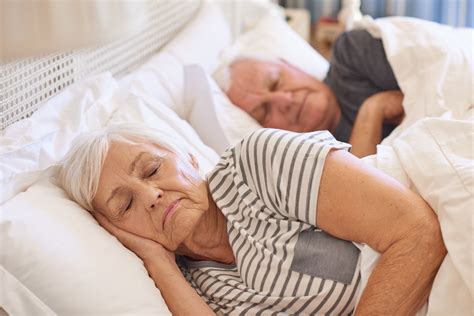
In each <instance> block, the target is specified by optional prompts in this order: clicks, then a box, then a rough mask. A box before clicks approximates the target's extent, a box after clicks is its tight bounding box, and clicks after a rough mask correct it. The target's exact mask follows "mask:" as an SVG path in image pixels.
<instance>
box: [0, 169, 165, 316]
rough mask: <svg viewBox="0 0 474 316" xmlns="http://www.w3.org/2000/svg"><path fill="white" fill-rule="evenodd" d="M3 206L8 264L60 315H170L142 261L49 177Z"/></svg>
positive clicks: (1, 238)
mask: <svg viewBox="0 0 474 316" xmlns="http://www.w3.org/2000/svg"><path fill="white" fill-rule="evenodd" d="M0 212H1V215H2V216H1V220H0V244H1V245H2V253H1V257H0V258H1V265H3V266H4V267H5V268H6V269H7V270H8V271H9V272H10V273H11V274H12V275H14V276H15V278H17V279H18V280H19V281H20V282H22V284H23V285H24V286H25V287H26V288H28V290H29V291H31V292H32V293H34V294H35V295H36V297H37V298H39V299H40V300H41V301H42V302H44V303H45V304H46V305H47V306H48V307H49V308H50V309H51V310H53V311H54V312H55V313H57V314H59V315H127V314H128V315H130V314H133V315H152V314H153V315H160V314H161V315H169V311H168V309H167V307H166V304H165V303H164V301H163V299H162V297H161V295H160V292H159V291H158V289H156V287H155V285H154V282H153V280H151V279H150V278H149V277H148V274H147V272H146V270H145V268H144V266H143V263H142V262H141V261H140V259H138V257H136V256H135V255H134V254H133V253H132V252H130V251H129V250H127V249H126V248H125V247H123V246H122V245H121V244H120V242H119V241H118V240H117V239H116V238H115V237H113V236H111V235H110V234H109V233H107V232H106V231H105V230H104V229H103V228H101V227H100V226H99V225H98V224H97V222H96V221H95V219H94V218H93V217H92V216H91V215H90V214H89V213H88V212H87V211H85V210H83V209H81V208H80V207H79V206H78V205H77V204H76V203H74V202H72V201H71V200H69V199H68V198H67V196H66V195H65V193H64V192H63V191H62V190H61V189H60V188H58V187H57V186H55V185H54V184H52V183H51V182H50V181H49V179H48V178H47V177H42V179H40V181H39V182H38V183H36V184H34V185H33V186H31V187H30V188H29V189H28V190H27V191H26V192H23V193H20V194H18V195H17V196H15V197H14V198H13V199H11V200H10V201H8V202H7V203H5V204H4V205H2V206H1V210H0ZM6 291H7V292H8V291H9V290H8V289H7V290H6ZM10 291H11V289H10ZM9 295H12V294H11V293H10V294H9ZM12 303H15V304H12V305H13V306H4V307H5V308H6V310H7V312H9V313H13V312H14V311H15V310H19V309H20V308H21V306H22V305H30V303H29V302H28V301H27V298H21V300H20V301H17V302H12Z"/></svg>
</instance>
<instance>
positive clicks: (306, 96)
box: [295, 92, 309, 123]
mask: <svg viewBox="0 0 474 316" xmlns="http://www.w3.org/2000/svg"><path fill="white" fill-rule="evenodd" d="M308 95H309V92H306V94H305V95H304V97H303V100H301V103H300V107H299V109H298V112H297V113H296V120H295V121H296V122H295V123H298V122H299V121H300V119H301V115H302V113H303V108H304V105H305V103H306V99H307V98H308Z"/></svg>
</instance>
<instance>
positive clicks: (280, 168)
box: [60, 125, 446, 315]
mask: <svg viewBox="0 0 474 316" xmlns="http://www.w3.org/2000/svg"><path fill="white" fill-rule="evenodd" d="M348 147H349V146H348V145H346V144H344V143H340V142H338V141H336V140H335V139H334V138H333V137H332V136H331V134H330V133H328V132H312V133H303V134H299V133H293V132H287V131H282V130H275V129H262V130H258V131H256V132H254V133H252V134H251V135H249V136H248V137H246V138H245V139H243V140H242V141H241V142H240V143H239V144H238V145H237V146H235V147H233V148H230V149H228V150H227V151H226V152H225V153H224V154H223V156H222V157H221V159H220V161H219V163H218V164H217V165H216V166H215V168H214V170H212V171H211V172H210V173H209V174H208V175H207V179H203V178H202V177H201V176H200V174H199V172H198V171H199V165H198V162H197V159H196V158H195V157H194V156H192V155H190V154H188V153H186V152H184V151H183V150H182V149H180V148H177V147H176V146H175V145H174V144H173V143H172V141H170V140H169V137H165V136H163V135H161V134H160V132H159V131H156V130H153V129H149V128H145V127H141V126H136V125H116V126H112V127H109V128H108V129H107V130H104V131H100V132H93V133H89V134H86V135H83V136H82V137H80V138H79V139H78V140H77V142H76V144H75V146H74V147H73V148H72V149H71V150H70V152H69V154H68V156H67V157H66V159H65V161H64V164H63V167H62V169H61V172H60V182H61V183H62V186H63V187H64V189H65V190H66V191H67V192H68V194H69V195H70V196H71V197H72V198H73V199H74V200H75V201H77V202H78V203H79V204H80V205H81V206H83V207H84V208H86V209H87V210H89V211H90V212H92V214H93V215H94V216H95V218H96V219H97V220H98V222H99V223H100V224H101V225H102V226H103V227H104V228H105V229H107V230H108V231H109V232H110V233H111V234H113V235H115V236H116V237H117V238H118V239H119V240H120V241H121V242H122V243H123V244H124V245H125V246H126V247H128V248H129V249H131V250H132V251H134V252H135V253H136V254H137V255H138V256H139V257H140V258H141V259H142V260H143V262H144V265H145V267H146V269H147V271H148V272H149V274H150V276H151V277H152V278H153V280H154V281H155V284H156V286H157V287H158V288H159V289H160V290H161V293H162V295H163V297H164V299H165V301H166V303H167V305H168V307H169V308H170V310H171V312H172V313H173V314H192V315H205V314H213V313H217V314H224V315H228V314H241V315H250V314H252V315H253V314H259V313H262V312H267V313H275V314H277V313H286V314H350V313H353V312H354V311H355V313H356V314H361V315H363V314H373V315H389V314H400V315H408V314H414V313H416V311H417V310H419V309H420V308H421V307H422V306H423V304H424V303H425V302H426V300H427V297H428V294H429V291H430V288H431V285H432V282H433V279H434V277H435V275H436V272H437V270H438V267H439V266H440V264H441V262H442V260H443V258H444V256H445V253H446V250H445V247H444V244H443V240H442V237H441V232H440V227H439V224H438V221H437V218H436V215H435V214H434V213H433V211H432V210H431V208H430V207H429V206H428V205H427V203H426V202H425V201H424V200H423V199H422V198H421V197H420V196H418V195H417V194H415V193H414V192H412V191H410V190H408V189H406V188H405V187H404V186H402V185H401V184H399V183H398V182H397V181H395V180H393V179H392V178H390V177H388V176H387V175H385V174H383V173H382V172H379V171H378V170H376V169H373V168H371V167H369V166H367V165H365V163H364V162H362V161H361V160H359V159H358V158H356V157H354V156H353V155H351V154H350V153H348V152H347V151H346V150H342V149H347V148H348ZM362 245H368V246H370V247H371V248H372V249H374V250H375V251H377V252H378V253H380V254H381V256H380V259H379V261H378V262H377V264H376V266H375V268H374V269H373V271H372V273H371V274H370V277H369V278H368V281H367V283H366V286H365V287H364V286H363V284H362V283H364V282H361V274H362V268H363V267H361V258H360V257H361V256H360V250H359V248H360V247H362ZM359 297H360V299H358V298H359ZM357 301H358V303H357ZM356 303H357V307H356Z"/></svg>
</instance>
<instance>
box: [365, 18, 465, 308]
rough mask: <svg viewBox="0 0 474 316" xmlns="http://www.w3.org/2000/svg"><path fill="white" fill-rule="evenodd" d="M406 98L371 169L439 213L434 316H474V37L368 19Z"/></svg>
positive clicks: (432, 301) (413, 23) (422, 23)
mask: <svg viewBox="0 0 474 316" xmlns="http://www.w3.org/2000/svg"><path fill="white" fill-rule="evenodd" d="M363 24H364V25H363V27H365V28H366V29H368V30H369V31H370V32H371V33H372V35H374V36H376V37H381V38H382V41H383V44H384V47H385V52H386V54H387V58H388V60H389V62H390V64H391V66H392V68H393V70H394V73H395V76H396V78H397V80H398V83H399V85H400V88H401V89H402V91H403V93H404V94H405V98H404V101H403V106H404V108H405V112H406V118H405V120H404V122H403V123H402V124H401V125H400V126H399V127H397V129H396V130H395V131H394V132H393V133H392V135H390V136H389V137H388V138H387V139H385V140H384V142H383V143H382V144H383V145H380V146H379V147H378V150H377V155H375V156H373V157H369V158H367V159H366V161H367V162H369V163H371V164H373V165H375V166H376V167H377V168H380V169H382V170H384V171H386V172H387V173H388V174H390V175H392V176H394V177H395V178H397V179H398V180H400V181H401V182H402V183H403V184H405V185H406V186H409V187H411V188H412V189H413V190H415V191H417V192H418V193H419V194H420V195H421V196H422V197H423V198H424V199H425V200H426V201H427V202H428V203H429V204H430V206H431V207H432V208H433V210H434V211H435V212H436V213H437V215H438V218H439V221H440V224H441V230H442V233H443V238H444V241H445V244H446V247H447V249H448V255H447V256H446V259H445V260H444V262H443V264H442V266H441V268H440V270H439V272H438V274H437V276H436V279H435V282H434V284H433V289H432V291H431V295H430V298H429V304H428V310H427V314H428V315H472V314H473V312H474V307H473V304H474V291H473V285H474V278H473V256H474V254H473V252H474V251H473V250H474V249H473V245H474V228H473V227H474V216H473V214H474V150H473V146H474V123H473V122H474V120H473V112H474V111H473V107H474V94H473V90H474V89H473V78H474V69H473V50H474V46H473V39H474V31H473V29H455V28H452V27H448V26H442V25H440V24H436V23H431V22H426V21H421V20H416V19H411V18H386V19H379V20H376V21H374V20H371V19H366V20H364V22H363Z"/></svg>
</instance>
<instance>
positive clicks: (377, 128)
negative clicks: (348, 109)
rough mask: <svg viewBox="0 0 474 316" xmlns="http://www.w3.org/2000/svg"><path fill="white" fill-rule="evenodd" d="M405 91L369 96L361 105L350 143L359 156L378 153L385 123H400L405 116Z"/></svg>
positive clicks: (353, 151)
mask: <svg viewBox="0 0 474 316" xmlns="http://www.w3.org/2000/svg"><path fill="white" fill-rule="evenodd" d="M402 102H403V93H402V92H401V91H384V92H379V93H376V94H374V95H373V96H371V97H369V98H368V99H367V100H366V101H365V102H364V103H363V104H362V106H361V108H360V110H359V113H358V114H357V117H356V120H355V123H354V127H353V128H352V132H351V137H350V139H349V143H350V144H351V145H352V150H351V152H352V153H353V154H354V155H355V156H357V157H365V156H368V155H372V154H375V153H376V148H377V144H379V143H380V142H381V141H382V128H383V124H392V125H398V124H400V122H401V120H402V119H403V117H404V111H403V106H402Z"/></svg>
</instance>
